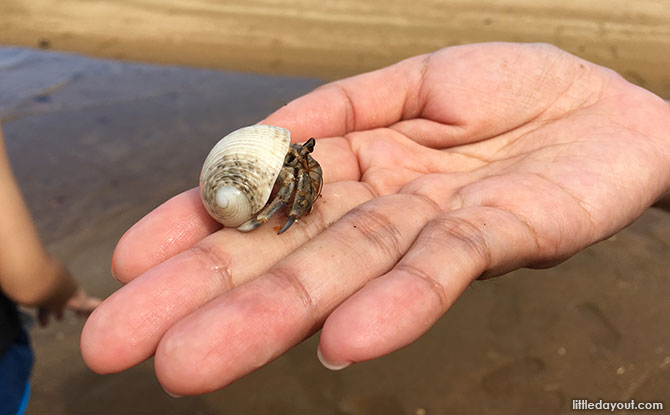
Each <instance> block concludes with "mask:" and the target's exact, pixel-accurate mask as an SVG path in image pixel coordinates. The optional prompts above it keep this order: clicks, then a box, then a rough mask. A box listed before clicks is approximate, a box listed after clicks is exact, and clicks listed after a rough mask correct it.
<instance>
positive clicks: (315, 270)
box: [154, 195, 438, 394]
mask: <svg viewBox="0 0 670 415" xmlns="http://www.w3.org/2000/svg"><path fill="white" fill-rule="evenodd" d="M437 214H438V208H437V207H436V205H435V203H434V202H431V201H428V200H426V199H425V198H423V197H419V196H413V195H391V196H386V197H382V198H377V199H374V200H372V201H370V202H368V203H365V204H363V205H361V206H359V207H358V208H357V209H354V210H352V211H351V212H349V213H348V214H347V215H345V216H344V217H343V218H342V219H340V220H338V221H337V222H336V223H334V224H333V225H331V227H330V228H329V229H328V230H326V231H325V232H323V233H322V234H320V235H319V236H317V237H316V238H313V239H311V240H310V241H309V242H307V243H306V244H305V245H303V247H301V249H298V250H296V251H294V252H293V253H292V254H291V255H289V256H288V257H287V258H285V259H284V260H282V261H281V262H280V263H278V264H277V265H276V266H275V267H273V268H272V269H271V270H270V271H268V273H266V274H265V275H263V276H261V277H259V278H257V279H254V280H253V281H250V282H248V283H246V284H244V285H242V286H240V287H238V288H236V289H235V290H233V291H231V292H229V293H227V294H226V295H223V296H221V297H219V298H217V299H215V300H213V301H211V302H209V303H208V304H207V305H205V306H204V307H202V308H201V309H199V310H198V311H196V312H194V313H192V314H190V315H188V316H187V317H185V318H184V319H182V320H181V321H179V322H178V323H176V324H175V325H174V326H172V327H171V328H170V329H169V330H168V332H167V333H166V334H165V335H164V336H163V338H162V339H161V342H160V344H159V347H158V349H157V351H156V356H155V360H154V362H155V368H156V373H157V375H158V378H159V381H160V382H161V384H162V385H163V386H164V387H165V388H166V389H167V390H169V391H170V392H172V393H176V394H197V393H203V392H207V391H211V390H215V389H218V388H221V387H223V386H225V385H227V384H228V383H230V382H232V381H233V380H235V379H236V378H238V377H240V376H242V375H244V374H246V373H248V372H250V371H252V370H254V369H256V368H258V367H259V366H261V365H263V364H265V363H267V362H268V361H269V360H271V359H273V358H275V357H277V356H278V355H279V354H281V353H283V352H284V351H285V350H287V349H288V348H289V347H291V346H293V345H295V344H296V343H297V342H299V341H301V340H302V339H303V338H304V337H305V336H307V335H309V334H310V333H312V332H313V331H314V330H316V329H317V328H318V326H319V325H320V323H321V322H322V321H323V319H324V318H325V316H326V315H327V314H328V313H329V312H330V311H331V310H332V309H333V308H334V307H335V306H337V304H339V303H340V302H341V301H343V300H344V299H345V298H347V297H348V296H350V295H351V294H352V293H353V292H355V291H356V290H358V289H359V288H360V287H361V286H362V285H363V284H365V282H367V281H368V280H370V279H371V278H374V277H376V276H378V275H380V274H383V273H385V272H387V271H388V270H389V269H390V268H391V267H392V266H393V265H394V264H395V262H396V261H397V260H398V259H399V258H400V257H401V256H402V254H403V253H404V252H405V250H406V249H407V248H409V246H410V245H411V243H412V241H413V240H414V238H415V236H416V235H417V234H418V232H419V231H420V229H421V228H422V227H423V226H424V225H425V223H427V222H428V221H429V220H431V219H432V218H433V217H434V216H436V215H437ZM195 362H198V363H197V364H195Z"/></svg>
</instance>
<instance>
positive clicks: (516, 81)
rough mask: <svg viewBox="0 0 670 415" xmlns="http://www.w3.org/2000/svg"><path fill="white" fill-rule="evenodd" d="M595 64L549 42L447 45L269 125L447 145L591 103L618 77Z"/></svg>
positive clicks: (321, 94) (333, 86) (293, 107)
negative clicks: (385, 134)
mask: <svg viewBox="0 0 670 415" xmlns="http://www.w3.org/2000/svg"><path fill="white" fill-rule="evenodd" d="M595 69H597V68H595V67H594V66H593V65H592V64H590V63H588V62H586V61H583V60H580V59H578V58H576V57H574V56H572V55H570V54H568V53H566V52H563V51H561V50H559V49H557V48H555V47H553V46H549V45H540V44H511V43H485V44H478V45H465V46H456V47H449V48H445V49H442V50H439V51H437V52H435V53H432V54H430V55H421V56H416V57H413V58H409V59H407V60H404V61H402V62H399V63H397V64H395V65H392V66H389V67H386V68H383V69H380V70H377V71H374V72H369V73H366V74H362V75H357V76H354V77H351V78H347V79H343V80H340V81H336V82H333V83H330V84H327V85H324V86H322V87H320V88H317V89H316V90H314V91H313V92H311V93H309V94H307V95H305V96H303V97H300V98H298V99H296V100H294V101H292V102H291V103H289V104H288V105H286V106H285V107H283V108H281V109H279V110H278V111H277V112H275V113H273V114H271V115H270V116H269V117H268V118H267V119H266V120H264V121H263V122H264V123H268V124H272V125H279V126H282V127H286V128H288V129H289V130H291V131H292V133H293V134H294V135H295V136H296V137H302V138H303V139H306V138H308V137H310V135H316V136H344V135H345V134H347V133H349V132H352V131H362V130H369V129H373V128H379V127H391V126H393V128H396V129H397V130H398V131H400V132H402V133H403V134H405V135H407V136H408V137H411V138H413V139H416V140H417V142H420V143H422V144H425V145H428V146H430V147H434V148H445V147H449V146H453V145H456V144H466V143H472V142H477V141H480V140H482V139H486V138H490V137H494V136H496V135H499V134H502V133H503V132H506V131H510V130H512V129H514V128H516V127H518V126H521V125H523V124H525V123H527V122H529V121H531V120H540V117H544V118H546V119H555V118H558V117H561V116H563V115H564V114H565V112H566V111H570V108H571V107H570V105H571V103H573V102H575V100H577V101H580V100H588V99H589V97H592V96H593V94H597V93H598V90H597V88H598V87H597V86H596V85H602V83H603V82H605V83H608V82H611V80H612V79H613V78H614V75H612V74H606V73H604V72H601V71H599V70H595ZM598 78H601V79H598ZM415 119H424V120H427V121H428V122H414V120H415ZM405 120H408V121H407V122H404V121H405ZM410 120H411V121H410ZM434 123H436V124H434Z"/></svg>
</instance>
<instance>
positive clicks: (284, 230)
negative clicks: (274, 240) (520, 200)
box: [277, 216, 296, 235]
mask: <svg viewBox="0 0 670 415" xmlns="http://www.w3.org/2000/svg"><path fill="white" fill-rule="evenodd" d="M295 219H296V218H295V216H289V217H288V220H287V221H286V223H285V224H284V226H282V228H281V229H280V230H279V232H277V235H279V234H281V233H284V232H286V230H287V229H288V228H290V227H291V225H293V223H294V222H295Z"/></svg>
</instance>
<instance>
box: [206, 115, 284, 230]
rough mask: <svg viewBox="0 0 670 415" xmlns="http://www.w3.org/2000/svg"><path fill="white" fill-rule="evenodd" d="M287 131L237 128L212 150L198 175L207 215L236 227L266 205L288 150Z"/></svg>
mask: <svg viewBox="0 0 670 415" xmlns="http://www.w3.org/2000/svg"><path fill="white" fill-rule="evenodd" d="M289 142H290V133H289V131H288V130H286V129H284V128H280V127H273V126H270V125H252V126H249V127H244V128H240V129H239V130H235V131H233V132H231V133H230V134H228V135H226V136H225V137H223V138H222V139H221V140H220V141H219V142H218V143H216V145H215V146H214V147H213V148H212V150H211V151H210V153H209V155H208V156H207V158H206V159H205V163H204V164H203V166H202V172H201V173H200V195H201V197H202V201H203V203H204V205H205V208H206V209H207V212H209V214H210V215H211V216H212V217H213V218H214V219H216V220H217V221H218V222H220V223H221V224H223V225H224V226H229V227H236V226H239V225H241V224H242V223H244V222H246V221H247V220H248V219H249V218H250V217H251V216H252V215H253V214H255V213H256V212H258V211H259V210H261V209H262V208H263V206H265V204H266V203H267V201H268V199H269V198H270V194H271V193H272V188H273V186H274V184H275V181H276V180H277V176H278V175H279V172H280V170H281V168H282V165H283V162H284V157H285V156H286V153H287V152H288V149H289Z"/></svg>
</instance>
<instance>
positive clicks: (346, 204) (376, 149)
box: [82, 43, 670, 394]
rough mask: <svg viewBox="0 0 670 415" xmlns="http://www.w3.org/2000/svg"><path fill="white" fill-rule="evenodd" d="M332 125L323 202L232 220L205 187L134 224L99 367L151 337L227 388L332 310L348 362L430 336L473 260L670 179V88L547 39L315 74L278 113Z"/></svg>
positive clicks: (172, 384)
mask: <svg viewBox="0 0 670 415" xmlns="http://www.w3.org/2000/svg"><path fill="white" fill-rule="evenodd" d="M264 123H268V124H272V125H277V126H282V127H285V128H288V129H289V130H290V131H291V132H292V136H293V137H294V139H295V140H296V141H304V140H305V139H307V138H308V137H310V136H315V137H317V138H318V141H317V145H316V150H315V153H314V157H315V159H317V160H318V161H319V162H320V163H321V165H322V167H323V171H324V181H325V183H326V184H325V186H324V188H323V197H322V198H321V199H320V200H319V201H318V202H317V203H316V204H315V206H314V211H313V212H312V213H311V214H310V215H308V216H306V217H304V218H303V219H302V220H301V221H300V223H297V224H295V225H293V227H292V228H291V229H290V230H289V231H287V232H286V233H284V234H282V235H277V234H276V231H275V230H274V229H273V228H274V226H275V225H280V224H281V223H283V221H285V218H281V217H278V216H279V215H276V216H275V217H274V218H272V219H271V220H270V222H269V223H268V224H266V225H264V226H262V227H261V228H259V229H258V230H256V231H254V232H251V233H248V234H242V233H239V232H237V231H236V230H235V229H220V225H218V224H217V223H215V222H214V221H213V220H212V219H211V218H210V217H209V216H208V215H207V213H206V212H205V210H204V208H203V206H202V203H201V202H200V199H199V194H198V191H197V189H192V190H189V191H186V192H184V193H182V194H180V195H177V196H175V197H174V198H172V199H171V200H169V201H167V202H166V203H165V204H163V205H162V206H160V207H158V208H157V209H156V210H154V211H153V212H151V213H150V214H149V215H147V216H146V217H145V218H144V219H142V220H141V221H139V222H138V223H137V224H136V225H135V226H133V227H132V228H131V229H130V230H129V231H128V232H127V233H126V235H125V236H124V237H123V238H122V239H121V241H120V242H119V244H118V246H117V248H116V251H115V254H114V260H113V271H114V273H115V275H116V277H117V278H118V279H119V280H121V281H122V282H124V283H126V285H125V286H124V287H123V288H121V289H119V290H118V291H117V292H116V293H114V294H113V295H111V296H110V297H109V298H108V299H107V300H106V301H105V302H104V303H103V304H102V305H101V306H100V307H98V308H97V309H96V310H95V312H94V313H93V314H92V315H91V317H90V318H89V320H88V322H87V324H86V327H85V328H84V332H83V334H82V352H83V355H84V358H85V360H86V362H87V363H88V365H89V366H90V367H91V368H92V369H93V370H95V371H96V372H99V373H111V372H118V371H122V370H124V369H127V368H129V367H131V366H133V365H135V364H137V363H139V362H141V361H143V360H145V359H147V358H149V357H151V356H152V355H154V356H155V370H156V374H157V376H158V379H159V381H160V382H161V384H162V385H163V387H164V388H165V389H166V390H168V391H169V392H171V393H174V394H198V393H204V392H208V391H212V390H216V389H219V388H222V387H224V386H226V385H227V384H229V383H230V382H232V381H234V380H235V379H237V378H239V377H241V376H243V375H245V374H247V373H249V372H250V371H252V370H254V369H257V368H259V367H261V366H263V365H264V364H266V363H268V362H269V361H271V360H272V359H274V358H276V357H278V356H279V355H281V354H282V353H284V352H285V351H286V350H288V349H289V348H291V347H292V346H294V345H296V344H297V343H299V342H300V341H302V340H303V339H304V338H306V337H307V336H310V335H311V334H313V333H315V332H316V331H317V330H318V329H319V328H323V329H322V332H321V339H320V345H319V351H318V352H319V355H320V358H321V360H322V361H323V362H324V364H325V365H327V366H328V367H331V368H341V367H345V366H347V365H348V364H351V363H354V362H361V361H364V360H368V359H372V358H375V357H379V356H382V355H384V354H387V353H389V352H391V351H393V350H396V349H398V348H400V347H403V346H405V345H407V344H409V343H410V342H412V341H413V340H415V339H417V338H418V337H419V336H421V335H422V334H423V333H424V332H425V331H427V330H428V329H429V328H430V327H431V326H432V325H433V324H434V323H435V322H436V320H437V319H439V318H440V316H442V315H443V314H444V313H445V311H446V310H448V309H449V307H450V306H451V305H452V304H453V303H454V301H456V299H457V298H458V297H459V295H460V294H461V293H462V292H463V290H464V289H465V288H466V287H467V286H468V285H469V284H470V283H471V282H472V281H473V280H475V279H477V278H481V277H492V276H497V275H501V274H504V273H506V272H509V271H512V270H514V269H516V268H519V267H524V266H525V267H547V266H551V265H553V264H556V263H559V262H561V261H563V260H565V259H566V258H568V257H570V256H571V255H573V254H574V253H576V252H578V251H579V250H580V249H582V248H584V247H586V246H588V245H590V244H593V243H595V242H597V241H599V240H602V239H604V238H606V237H608V236H610V235H612V234H613V233H614V232H617V231H618V230H620V229H621V228H623V227H625V226H626V225H628V224H629V223H630V222H631V221H633V220H634V219H635V218H636V217H638V216H639V215H640V214H641V213H642V212H643V211H644V210H645V209H646V208H647V207H648V206H649V205H651V204H652V203H653V202H654V200H656V199H657V198H658V197H659V196H660V195H661V194H663V193H664V192H665V191H666V190H667V189H668V187H669V185H670V134H668V131H670V108H669V107H668V105H667V104H666V103H665V102H664V101H662V100H661V99H660V98H658V97H656V96H655V95H653V94H651V93H650V92H648V91H645V90H643V89H641V88H638V87H636V86H634V85H632V84H630V83H628V82H626V81H625V80H624V79H623V78H621V77H620V76H618V75H617V74H616V73H614V72H612V71H610V70H608V69H605V68H602V67H599V66H596V65H594V64H591V63H589V62H586V61H584V60H581V59H579V58H576V57H574V56H572V55H569V54H567V53H565V52H563V51H561V50H559V49H556V48H554V47H551V46H547V45H520V44H501V43H494V44H480V45H469V46H461V47H453V48H447V49H443V50H440V51H438V52H435V53H433V54H430V55H424V56H417V57H414V58H411V59H408V60H405V61H402V62H400V63H398V64H396V65H393V66H390V67H388V68H384V69H382V70H379V71H375V72H371V73H367V74H363V75H359V76H356V77H353V78H349V79H345V80H342V81H337V82H334V83H331V84H328V85H325V86H323V87H320V88H318V89H317V90H315V91H313V92H312V93H310V94H308V95H306V96H304V97H302V98H299V99H297V100H295V101H293V102H291V103H290V104H288V105H287V106H285V107H283V108H281V109H280V110H279V111H277V112H276V113H274V114H272V115H271V116H270V117H268V118H267V119H266V120H265V121H264Z"/></svg>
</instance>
